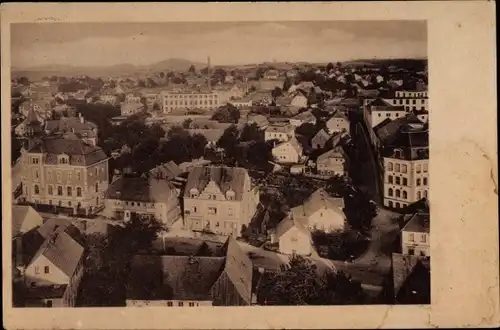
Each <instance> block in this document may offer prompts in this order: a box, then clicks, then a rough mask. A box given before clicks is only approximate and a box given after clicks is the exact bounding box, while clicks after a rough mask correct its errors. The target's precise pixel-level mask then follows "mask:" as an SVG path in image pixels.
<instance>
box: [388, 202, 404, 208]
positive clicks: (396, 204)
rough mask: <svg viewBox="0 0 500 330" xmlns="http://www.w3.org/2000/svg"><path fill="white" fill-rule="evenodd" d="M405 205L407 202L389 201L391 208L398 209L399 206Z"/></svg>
mask: <svg viewBox="0 0 500 330" xmlns="http://www.w3.org/2000/svg"><path fill="white" fill-rule="evenodd" d="M406 206H407V204H404V203H402V204H400V203H399V202H396V203H393V202H392V201H389V207H391V208H392V207H395V208H397V209H399V208H402V207H406Z"/></svg>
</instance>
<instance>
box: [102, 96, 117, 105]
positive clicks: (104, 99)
mask: <svg viewBox="0 0 500 330" xmlns="http://www.w3.org/2000/svg"><path fill="white" fill-rule="evenodd" d="M99 100H100V101H101V102H102V103H108V104H111V105H116V103H117V102H118V97H117V96H116V95H113V94H104V95H101V96H99Z"/></svg>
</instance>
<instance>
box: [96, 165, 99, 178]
mask: <svg viewBox="0 0 500 330" xmlns="http://www.w3.org/2000/svg"><path fill="white" fill-rule="evenodd" d="M95 175H96V176H97V175H99V167H96V168H95Z"/></svg>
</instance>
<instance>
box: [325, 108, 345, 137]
mask: <svg viewBox="0 0 500 330" xmlns="http://www.w3.org/2000/svg"><path fill="white" fill-rule="evenodd" d="M349 126H350V124H349V119H348V118H347V117H346V116H345V115H344V114H343V113H342V112H340V111H336V112H335V113H334V114H333V116H332V117H331V118H330V119H328V121H327V122H326V128H327V129H328V131H329V132H330V133H333V132H342V131H345V132H349Z"/></svg>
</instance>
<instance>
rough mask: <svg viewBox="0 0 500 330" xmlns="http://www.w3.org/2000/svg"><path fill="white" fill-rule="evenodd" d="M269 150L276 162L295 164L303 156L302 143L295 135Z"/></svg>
mask: <svg viewBox="0 0 500 330" xmlns="http://www.w3.org/2000/svg"><path fill="white" fill-rule="evenodd" d="M271 152H272V155H273V157H274V161H275V162H277V163H278V164H296V163H299V162H301V161H302V158H303V150H302V145H301V144H300V142H299V141H297V139H296V138H295V137H292V138H291V139H290V140H288V141H284V142H281V143H279V144H277V145H276V146H275V147H274V148H273V149H272V151H271Z"/></svg>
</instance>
